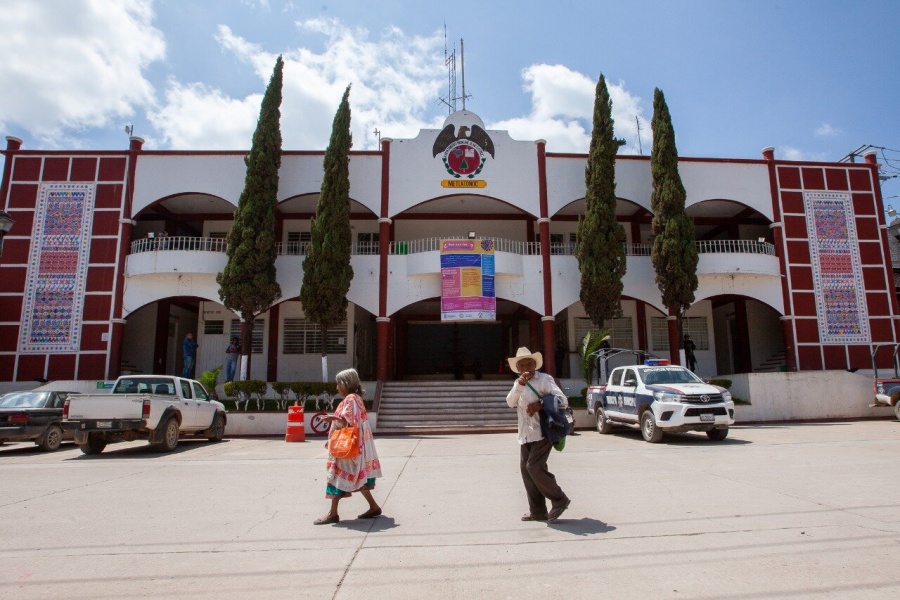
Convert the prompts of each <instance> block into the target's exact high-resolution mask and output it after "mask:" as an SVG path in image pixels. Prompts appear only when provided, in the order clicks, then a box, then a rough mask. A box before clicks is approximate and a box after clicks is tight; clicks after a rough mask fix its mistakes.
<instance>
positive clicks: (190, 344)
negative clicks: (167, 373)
mask: <svg viewBox="0 0 900 600" xmlns="http://www.w3.org/2000/svg"><path fill="white" fill-rule="evenodd" d="M198 346H199V344H198V343H197V342H195V341H194V334H193V333H191V332H190V331H189V332H188V333H187V335H186V336H184V341H183V342H181V350H182V352H183V353H184V367H182V369H181V376H182V377H184V378H185V379H188V378H190V376H191V374H192V373H193V372H194V361H195V360H196V358H197V347H198Z"/></svg>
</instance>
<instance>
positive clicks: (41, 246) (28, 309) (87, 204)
mask: <svg viewBox="0 0 900 600" xmlns="http://www.w3.org/2000/svg"><path fill="white" fill-rule="evenodd" d="M94 190H95V184H93V183H44V184H41V187H40V190H39V192H38V203H37V207H36V210H35V215H34V237H33V238H32V240H31V260H30V261H29V263H28V264H29V267H28V274H27V276H26V279H25V300H24V304H23V307H22V333H21V337H20V339H19V351H20V352H23V353H24V352H32V353H35V352H77V351H78V350H79V349H80V345H81V321H82V314H83V309H84V287H85V281H86V279H87V266H88V260H89V256H88V253H89V251H90V243H91V221H92V216H93V212H94Z"/></svg>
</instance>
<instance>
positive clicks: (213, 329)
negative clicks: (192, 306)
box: [203, 321, 225, 335]
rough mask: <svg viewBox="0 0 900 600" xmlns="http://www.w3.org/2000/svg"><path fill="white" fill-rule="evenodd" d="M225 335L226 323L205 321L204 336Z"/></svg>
mask: <svg viewBox="0 0 900 600" xmlns="http://www.w3.org/2000/svg"><path fill="white" fill-rule="evenodd" d="M223 333H225V321H204V322H203V335H222V334H223Z"/></svg>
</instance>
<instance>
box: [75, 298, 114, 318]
mask: <svg viewBox="0 0 900 600" xmlns="http://www.w3.org/2000/svg"><path fill="white" fill-rule="evenodd" d="M111 306H112V296H109V295H107V294H89V295H87V296H85V298H84V311H83V313H82V314H83V316H84V320H85V321H105V320H107V319H109V310H110V307H111Z"/></svg>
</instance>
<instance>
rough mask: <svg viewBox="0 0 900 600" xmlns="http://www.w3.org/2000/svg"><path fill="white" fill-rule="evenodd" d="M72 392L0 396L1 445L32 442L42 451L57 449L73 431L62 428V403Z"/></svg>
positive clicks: (33, 392)
mask: <svg viewBox="0 0 900 600" xmlns="http://www.w3.org/2000/svg"><path fill="white" fill-rule="evenodd" d="M70 394H71V392H44V391H29V392H10V393H8V394H5V395H3V396H0V444H3V443H5V442H29V441H34V443H35V444H37V445H38V447H39V448H40V449H41V450H43V451H45V452H53V451H54V450H58V449H59V447H60V445H62V443H63V441H64V440H72V439H73V437H74V436H73V434H72V432H64V431H63V428H62V413H63V404H65V401H66V398H68V397H69V395H70Z"/></svg>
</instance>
